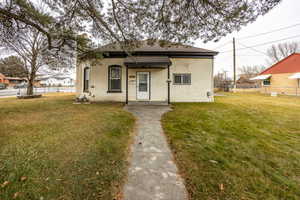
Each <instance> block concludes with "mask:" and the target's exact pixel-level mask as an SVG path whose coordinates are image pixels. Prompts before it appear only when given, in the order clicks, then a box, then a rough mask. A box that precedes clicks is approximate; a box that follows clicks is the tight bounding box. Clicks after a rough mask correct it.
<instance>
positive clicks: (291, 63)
mask: <svg viewBox="0 0 300 200" xmlns="http://www.w3.org/2000/svg"><path fill="white" fill-rule="evenodd" d="M297 72H300V53H294V54H291V55H289V56H288V57H286V58H284V59H282V60H281V61H279V62H278V63H276V64H274V65H272V66H271V67H269V68H268V69H266V70H264V71H263V72H261V73H260V74H261V75H262V74H282V73H297Z"/></svg>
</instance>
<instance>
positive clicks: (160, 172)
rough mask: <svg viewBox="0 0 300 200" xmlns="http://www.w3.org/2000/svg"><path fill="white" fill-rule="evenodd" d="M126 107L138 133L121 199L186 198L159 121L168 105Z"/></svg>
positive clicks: (181, 199)
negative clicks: (133, 118)
mask: <svg viewBox="0 0 300 200" xmlns="http://www.w3.org/2000/svg"><path fill="white" fill-rule="evenodd" d="M125 109H126V110H128V111H129V112H131V113H133V114H134V115H135V117H136V118H137V135H136V137H135V141H134V144H133V146H132V148H131V151H132V158H131V165H130V168H129V172H128V173H129V174H128V181H127V183H126V184H125V187H124V200H187V199H188V198H187V192H186V189H185V186H184V184H183V180H182V178H181V177H180V176H179V175H178V170H177V167H176V165H175V164H174V161H173V157H172V153H171V151H170V149H169V147H168V144H167V141H166V138H165V136H164V133H163V130H162V127H161V123H160V119H161V115H162V114H163V113H165V112H167V111H169V110H170V108H169V106H152V105H146V106H145V105H130V106H126V107H125Z"/></svg>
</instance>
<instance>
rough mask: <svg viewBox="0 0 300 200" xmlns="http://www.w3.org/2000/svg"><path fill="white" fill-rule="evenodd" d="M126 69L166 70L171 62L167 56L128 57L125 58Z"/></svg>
mask: <svg viewBox="0 0 300 200" xmlns="http://www.w3.org/2000/svg"><path fill="white" fill-rule="evenodd" d="M124 64H125V65H126V66H128V68H137V67H138V68H140V67H141V68H167V67H168V65H171V60H170V59H169V57H167V56H156V57H153V56H130V57H127V58H125V60H124Z"/></svg>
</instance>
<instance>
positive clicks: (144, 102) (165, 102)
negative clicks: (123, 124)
mask: <svg viewBox="0 0 300 200" xmlns="http://www.w3.org/2000/svg"><path fill="white" fill-rule="evenodd" d="M128 105H145V106H146V105H150V106H167V105H168V102H167V101H129V102H128Z"/></svg>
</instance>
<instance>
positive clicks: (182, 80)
mask: <svg viewBox="0 0 300 200" xmlns="http://www.w3.org/2000/svg"><path fill="white" fill-rule="evenodd" d="M190 84H191V74H174V85H190Z"/></svg>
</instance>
